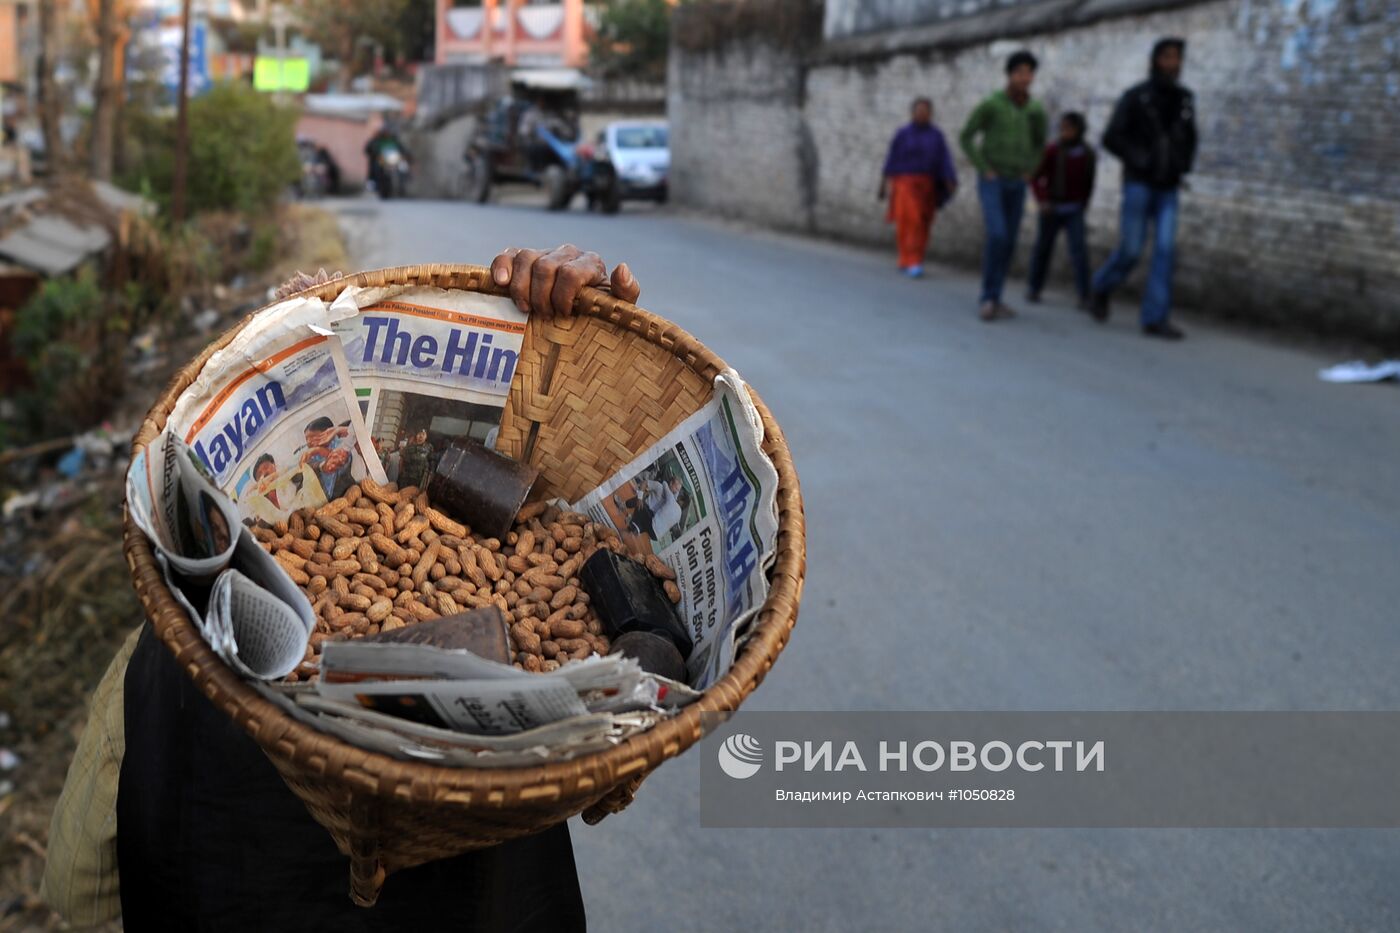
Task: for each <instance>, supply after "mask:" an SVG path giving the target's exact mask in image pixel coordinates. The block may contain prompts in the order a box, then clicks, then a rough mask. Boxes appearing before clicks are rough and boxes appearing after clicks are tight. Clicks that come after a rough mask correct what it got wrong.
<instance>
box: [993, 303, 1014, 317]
mask: <svg viewBox="0 0 1400 933" xmlns="http://www.w3.org/2000/svg"><path fill="white" fill-rule="evenodd" d="M996 316H997V317H1000V318H1006V319H1007V320H1010V319H1011V318H1013V317H1015V316H1016V311H1015V310H1014V309H1013V308H1010V307H1008V306H1006V305H1004V304H1002V303H1001V302H1000V301H998V302H997V303H996Z"/></svg>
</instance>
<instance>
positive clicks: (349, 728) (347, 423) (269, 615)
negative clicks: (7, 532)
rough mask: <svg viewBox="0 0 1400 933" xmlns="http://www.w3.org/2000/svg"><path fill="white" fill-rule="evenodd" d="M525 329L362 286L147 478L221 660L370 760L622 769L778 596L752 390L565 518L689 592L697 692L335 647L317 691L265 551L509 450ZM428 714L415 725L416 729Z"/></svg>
mask: <svg viewBox="0 0 1400 933" xmlns="http://www.w3.org/2000/svg"><path fill="white" fill-rule="evenodd" d="M526 323H527V318H526V317H525V315H523V314H521V313H520V312H519V311H518V310H517V309H516V308H515V306H514V305H513V304H512V303H511V302H510V301H509V299H506V298H503V297H498V296H490V295H482V294H478V293H476V292H469V291H460V290H444V289H439V288H431V287H417V286H396V287H384V288H374V289H361V288H354V287H351V288H347V289H345V291H343V292H342V293H341V294H340V296H339V297H338V298H337V299H336V300H335V301H334V302H333V303H331V304H329V305H328V304H326V303H325V302H322V301H319V300H316V299H307V298H296V299H291V300H288V301H285V302H282V303H280V304H277V305H274V306H272V307H269V308H267V309H265V310H264V311H262V312H260V313H259V314H258V315H257V316H256V317H255V318H254V319H253V320H252V321H251V322H249V324H248V325H247V326H246V327H245V328H244V329H243V330H242V331H240V332H239V334H238V335H237V336H236V337H235V338H234V339H233V340H232V341H231V342H230V343H229V344H228V345H227V346H226V347H224V348H223V349H221V350H220V351H218V352H217V353H215V354H214V355H213V356H212V357H211V358H210V359H209V361H208V363H207V364H206V365H205V366H204V368H203V370H202V371H201V372H200V374H199V376H198V377H197V378H196V380H195V382H194V384H193V385H191V386H190V387H189V388H188V389H187V390H186V391H185V392H184V393H183V394H182V395H181V396H180V398H179V399H178V401H177V403H176V405H175V407H174V410H173V411H172V413H171V415H170V419H169V423H168V424H167V426H166V429H165V431H164V432H163V433H162V434H161V435H160V437H159V438H157V440H156V441H154V442H153V443H152V444H151V445H150V446H149V447H148V448H147V449H146V450H145V451H143V452H142V453H141V454H140V455H138V456H137V457H136V458H135V459H134V460H133V462H132V465H131V469H130V472H129V473H128V476H127V501H128V503H129V505H130V508H131V511H132V515H133V517H134V518H135V520H136V522H137V524H138V526H139V527H140V528H141V529H142V531H144V532H145V533H146V535H147V536H148V537H149V538H150V540H151V542H152V544H153V545H154V547H155V550H156V556H157V560H158V562H159V564H160V566H161V568H162V570H163V571H164V573H165V575H166V579H167V581H168V582H169V584H170V587H171V590H172V591H173V592H174V593H175V594H176V597H177V599H179V600H180V602H181V603H182V604H183V605H184V607H185V608H186V610H187V611H188V612H189V613H190V616H191V618H192V619H193V620H194V621H195V623H196V625H197V626H198V628H199V630H200V632H201V633H202V634H203V635H204V637H205V638H206V639H207V640H208V642H209V644H210V646H211V647H212V648H213V649H214V651H215V652H217V653H218V654H219V656H220V657H222V658H223V659H224V660H225V661H226V662H227V663H228V664H229V665H230V667H232V668H233V669H234V670H236V671H238V672H239V673H240V674H241V675H242V676H244V677H245V678H247V679H249V680H251V681H254V682H256V683H257V684H258V687H259V689H260V690H261V691H262V692H263V693H264V694H265V695H267V696H268V697H270V698H272V699H274V701H276V702H278V703H279V704H281V705H282V706H283V708H285V709H287V710H288V712H289V713H290V714H291V715H294V716H296V717H298V718H299V719H302V720H303V721H306V722H309V723H311V724H313V725H315V726H316V727H317V728H321V729H324V730H325V731H328V732H332V733H334V734H336V735H339V736H340V737H342V738H344V739H346V740H347V741H351V742H354V743H355V744H357V745H361V746H363V747H366V748H370V749H374V750H378V751H384V752H386V753H389V754H393V755H396V756H399V757H405V758H427V759H432V760H436V761H440V762H443V763H448V764H463V765H465V764H471V765H474V766H479V765H482V764H497V765H504V764H516V763H521V762H524V761H538V760H540V759H541V758H555V757H569V756H571V755H574V754H579V753H582V752H585V751H591V750H595V749H597V748H601V747H605V746H606V745H607V744H609V743H611V742H616V741H619V740H620V739H622V738H624V737H626V736H627V735H630V734H632V733H633V732H635V731H637V730H639V729H644V728H647V727H648V726H650V725H651V724H652V723H654V722H656V721H657V720H658V719H659V718H661V717H664V716H667V715H671V714H672V713H674V712H675V710H676V709H678V708H679V707H681V706H683V705H685V704H686V703H688V702H691V701H692V700H694V699H695V698H697V697H698V696H699V695H700V691H703V690H705V689H706V688H708V687H709V686H710V685H711V684H713V683H714V682H715V681H716V680H718V679H719V678H720V677H722V676H724V674H725V672H726V671H728V669H729V667H730V665H731V664H732V663H733V659H734V653H735V650H736V644H737V643H738V642H739V641H740V640H741V639H742V637H743V635H744V633H745V631H746V629H747V626H748V624H749V622H750V620H751V619H752V618H753V616H754V614H755V613H756V612H757V610H758V608H759V606H761V605H762V603H763V600H764V598H765V597H766V595H767V592H768V582H767V574H766V571H767V569H768V567H769V566H770V565H771V562H772V558H773V553H774V549H775V543H776V537H777V510H776V507H775V504H774V496H775V492H776V488H777V472H776V470H775V469H774V467H773V464H772V462H771V461H769V460H768V458H767V457H766V456H765V455H764V454H763V453H762V450H761V443H762V440H763V428H762V423H761V421H760V420H759V417H758V412H757V411H756V410H755V408H754V406H753V403H752V402H751V400H750V399H749V397H748V394H747V392H746V390H745V388H744V385H743V382H742V381H741V380H740V379H739V376H738V374H737V373H734V372H733V371H727V372H725V373H723V374H721V375H720V376H718V377H717V378H716V380H715V392H714V396H713V398H712V399H711V401H710V402H709V403H707V404H706V405H705V406H704V407H703V408H702V409H700V410H699V411H697V412H695V413H694V414H693V415H691V416H690V417H689V418H687V419H686V420H685V421H684V422H682V423H681V424H680V425H679V426H678V427H677V428H676V429H675V430H673V431H672V432H671V433H670V434H668V435H667V436H666V437H665V438H663V439H662V440H661V441H660V442H658V443H657V444H655V445H654V446H653V447H651V448H650V449H648V450H646V451H643V452H642V453H641V454H640V455H639V456H638V457H637V458H636V459H635V460H634V461H633V462H632V463H630V464H628V465H627V466H626V467H624V468H623V469H621V470H620V471H618V473H617V474H616V475H614V476H612V477H610V478H609V479H608V480H607V481H605V482H604V483H603V484H602V485H601V486H599V487H598V488H597V489H594V490H593V491H591V492H590V493H588V494H587V495H585V496H583V497H582V498H581V499H580V500H579V501H578V502H577V503H573V504H571V505H570V506H569V507H570V508H571V509H572V510H574V511H578V512H584V513H586V514H588V515H589V516H590V517H592V518H593V519H594V520H596V521H599V522H607V523H610V524H612V525H613V526H614V527H615V528H617V530H618V532H619V534H621V535H622V536H623V537H624V539H625V540H626V541H627V542H628V544H629V545H630V546H631V547H632V548H633V549H636V550H643V551H649V552H650V553H653V554H655V555H656V556H657V557H659V558H660V559H661V560H662V561H664V562H665V563H666V564H667V565H668V566H669V567H670V568H671V569H672V570H674V571H675V574H676V583H677V586H678V587H679V588H680V591H681V602H680V605H679V606H678V611H679V613H680V616H681V618H682V619H683V620H684V622H685V623H686V625H687V626H688V627H689V629H690V634H691V637H692V640H693V641H694V644H695V649H694V651H693V652H692V654H691V656H690V658H689V659H688V662H687V675H688V680H689V683H688V684H678V683H675V682H672V681H666V680H665V679H664V678H657V677H654V676H652V675H650V674H647V673H646V672H644V671H642V670H641V668H640V667H639V666H638V665H637V664H636V663H635V662H633V661H631V660H629V659H626V658H622V657H619V656H610V657H607V658H598V657H594V658H590V659H586V660H584V661H575V662H571V663H569V664H566V665H564V666H562V667H561V668H560V669H559V670H557V671H553V672H550V673H546V674H527V673H525V672H523V671H520V670H517V669H516V668H514V667H512V666H510V665H505V664H500V663H498V662H494V661H489V660H486V659H484V658H479V657H476V656H474V655H471V654H470V653H468V652H465V651H446V650H443V649H437V648H431V647H426V646H422V645H403V644H374V643H368V642H363V643H362V642H355V641H347V642H333V643H329V644H327V645H326V646H325V648H324V651H323V655H322V670H321V676H320V677H319V678H318V680H316V681H315V682H313V683H311V684H286V683H278V681H280V680H281V679H282V678H284V677H285V676H286V675H287V674H288V673H289V672H290V671H292V670H293V669H294V668H295V667H296V666H297V665H298V664H300V663H301V662H302V661H303V660H304V659H305V658H306V657H307V656H308V645H309V639H310V635H311V632H312V631H313V629H314V625H315V617H314V615H313V613H312V610H311V606H310V604H309V602H308V600H307V598H306V596H305V595H304V594H303V593H302V592H301V590H300V589H299V588H298V587H297V586H296V585H295V584H294V583H293V582H292V581H291V579H290V578H289V577H288V576H287V575H286V573H285V572H284V571H283V570H282V569H281V567H280V565H279V564H278V562H277V561H276V560H274V559H273V558H272V557H271V556H270V555H269V554H268V553H267V552H266V551H265V550H264V549H263V548H262V546H261V545H259V544H258V543H257V541H256V539H255V538H254V536H253V535H252V533H251V530H250V529H251V528H252V527H255V526H264V527H274V526H276V525H278V523H280V522H284V521H286V520H287V519H288V517H289V516H290V515H291V514H292V513H293V512H296V511H298V510H300V509H303V508H316V507H318V506H320V505H323V504H325V503H326V502H328V501H330V500H331V499H334V498H337V497H338V496H341V495H343V494H344V493H345V491H346V490H347V489H349V487H350V486H351V485H353V484H354V483H356V482H359V481H360V480H361V479H363V478H364V477H366V476H368V477H370V478H372V479H374V480H375V481H376V482H379V483H386V482H397V483H399V484H400V485H401V486H409V485H414V486H425V485H426V479H427V477H428V475H430V473H431V469H432V465H433V464H434V463H435V462H436V458H437V457H438V456H440V455H441V453H442V451H443V450H445V449H446V448H447V447H448V446H450V445H451V444H453V443H455V442H459V441H463V440H467V439H470V440H474V441H478V442H481V443H484V444H486V445H488V446H491V447H494V446H495V441H496V435H497V432H498V430H499V427H500V421H501V414H502V411H503V410H504V407H505V404H506V400H507V398H508V396H509V394H510V388H511V383H512V380H513V378H514V376H515V370H516V363H517V361H518V359H519V355H520V348H521V345H522V342H523V339H524V335H525V328H526ZM410 711H411V712H410Z"/></svg>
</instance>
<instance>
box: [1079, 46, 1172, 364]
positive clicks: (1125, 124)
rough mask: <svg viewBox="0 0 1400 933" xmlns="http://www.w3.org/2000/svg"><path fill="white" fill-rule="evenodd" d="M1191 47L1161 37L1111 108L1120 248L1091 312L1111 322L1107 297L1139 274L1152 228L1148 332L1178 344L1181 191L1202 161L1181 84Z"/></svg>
mask: <svg viewBox="0 0 1400 933" xmlns="http://www.w3.org/2000/svg"><path fill="white" fill-rule="evenodd" d="M1185 49H1186V43H1185V42H1184V41H1183V40H1181V39H1160V40H1158V42H1157V44H1156V45H1154V46H1153V47H1152V75H1151V77H1150V78H1148V79H1147V80H1146V81H1144V82H1143V83H1141V84H1139V85H1136V86H1134V87H1132V88H1129V89H1128V90H1127V91H1126V92H1125V93H1124V94H1123V96H1122V97H1120V98H1119V99H1118V104H1117V106H1115V107H1114V108H1113V117H1112V119H1111V120H1110V121H1109V124H1108V129H1107V130H1105V131H1104V134H1103V145H1104V148H1105V149H1107V150H1108V151H1109V152H1111V153H1113V154H1114V155H1115V156H1117V157H1118V159H1119V161H1121V162H1122V163H1123V206H1122V211H1121V214H1120V219H1119V232H1118V237H1119V239H1118V249H1117V250H1115V251H1114V253H1113V255H1112V256H1110V257H1109V258H1108V262H1106V263H1104V266H1103V268H1102V269H1100V270H1099V271H1098V274H1097V275H1095V276H1094V285H1093V294H1092V296H1091V298H1090V302H1089V309H1090V313H1091V314H1092V315H1093V316H1094V319H1095V320H1097V321H1105V320H1107V319H1108V298H1109V295H1110V294H1111V293H1112V292H1113V290H1114V289H1115V288H1117V287H1118V286H1119V285H1121V284H1122V283H1123V280H1124V279H1126V278H1127V277H1128V274H1129V273H1130V272H1132V271H1133V266H1135V265H1136V264H1137V261H1138V257H1139V256H1141V255H1142V249H1143V245H1144V243H1145V242H1146V240H1147V226H1148V224H1149V223H1151V225H1152V227H1153V238H1154V240H1155V243H1154V245H1153V250H1152V268H1151V270H1150V271H1149V272H1148V276H1147V287H1146V289H1145V290H1144V291H1143V296H1142V332H1143V333H1144V334H1146V335H1147V336H1149V337H1163V338H1166V339H1168V340H1180V339H1181V338H1182V337H1184V336H1185V335H1184V334H1183V333H1182V332H1181V331H1180V330H1179V329H1177V328H1176V327H1175V326H1173V325H1172V323H1171V321H1169V320H1168V317H1169V315H1170V314H1171V306H1172V267H1173V265H1174V263H1175V258H1176V256H1175V254H1176V216H1177V189H1178V188H1179V187H1180V185H1181V179H1182V176H1184V175H1185V174H1186V173H1187V172H1189V171H1191V162H1192V160H1193V159H1194V158H1195V156H1196V115H1195V106H1196V105H1195V98H1194V97H1193V96H1192V94H1191V92H1190V91H1188V90H1187V89H1186V88H1184V87H1182V86H1181V84H1180V79H1181V64H1182V60H1183V58H1184V57H1185Z"/></svg>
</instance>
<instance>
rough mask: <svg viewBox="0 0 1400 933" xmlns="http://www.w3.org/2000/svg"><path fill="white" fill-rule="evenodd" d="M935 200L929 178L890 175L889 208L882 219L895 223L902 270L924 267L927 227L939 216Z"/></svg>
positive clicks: (924, 176)
mask: <svg viewBox="0 0 1400 933" xmlns="http://www.w3.org/2000/svg"><path fill="white" fill-rule="evenodd" d="M936 197H937V189H936V188H935V187H934V184H933V177H932V176H931V175H891V176H890V206H889V210H888V211H887V212H886V214H885V219H886V220H887V221H889V222H891V223H893V224H894V241H895V245H896V246H897V247H898V249H899V267H900V268H901V269H908V268H910V267H911V266H920V265H923V262H924V253H925V252H926V251H927V250H928V233H929V228H930V227H932V226H933V218H934V217H935V216H936V215H937V213H938V207H937V204H936V201H935V198H936Z"/></svg>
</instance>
